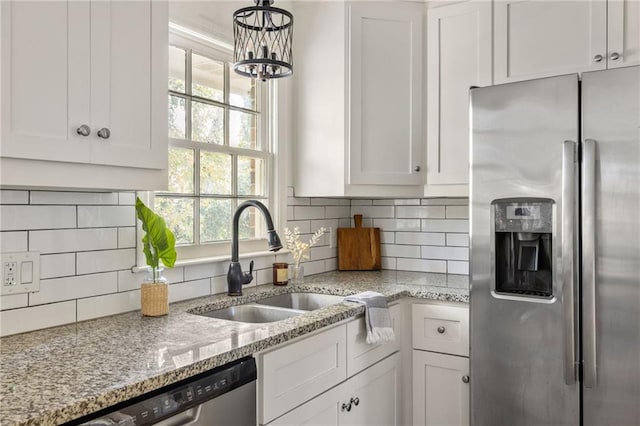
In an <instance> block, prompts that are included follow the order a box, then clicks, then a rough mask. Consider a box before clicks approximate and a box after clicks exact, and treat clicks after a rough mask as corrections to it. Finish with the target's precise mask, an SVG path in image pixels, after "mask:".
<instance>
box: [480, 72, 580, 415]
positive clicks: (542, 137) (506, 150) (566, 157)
mask: <svg viewBox="0 0 640 426" xmlns="http://www.w3.org/2000/svg"><path fill="white" fill-rule="evenodd" d="M578 123H579V112H578V77H577V75H567V76H560V77H552V78H545V79H539V80H532V81H526V82H520V83H512V84H505V85H499V86H493V87H487V88H478V89H473V90H472V91H471V132H472V136H471V200H470V203H471V313H470V315H471V322H470V325H471V359H470V361H471V381H470V384H471V422H472V424H473V425H478V426H480V425H492V426H495V425H509V426H511V425H516V424H517V425H519V426H526V425H536V426H538V425H543V424H554V425H560V424H564V425H577V424H579V407H580V399H579V398H580V395H579V384H578V382H577V381H576V373H575V371H576V369H575V362H576V358H575V353H576V348H577V339H576V329H577V328H576V327H577V325H576V322H575V317H574V313H575V311H574V308H575V304H574V303H572V298H573V297H574V296H575V294H576V293H575V291H576V290H575V282H576V279H575V278H576V277H575V275H576V273H575V272H574V270H573V269H572V268H573V267H574V265H575V263H574V260H575V259H576V258H575V256H577V254H575V255H574V254H573V253H575V246H576V245H575V239H576V238H577V237H575V236H574V235H572V233H573V231H576V234H577V231H578V229H577V220H576V217H577V205H576V203H577V199H578V198H577V196H576V194H578V192H579V191H578V185H577V177H578V176H577V170H578V163H577V161H578V160H577V158H578V157H577V144H578V137H579V135H578V129H579V124H578ZM563 166H566V168H565V171H564V173H563ZM565 197H567V199H565ZM496 200H498V201H496ZM536 206H539V207H536ZM546 206H550V207H546ZM547 208H550V209H551V215H550V217H551V219H550V223H551V238H550V240H549V239H548V238H549V236H548V235H546V237H545V238H547V240H545V241H546V242H544V243H543V242H538V243H537V246H536V247H540V250H542V249H541V247H542V246H543V245H547V249H546V250H545V252H546V253H551V258H550V261H549V263H550V265H548V264H545V265H542V264H538V265H537V266H536V264H534V266H531V262H533V260H532V261H531V262H521V261H520V262H519V261H518V260H517V258H516V257H517V255H518V252H521V253H524V252H523V250H522V247H523V245H522V244H521V245H520V246H519V247H518V243H517V242H516V241H517V240H518V239H520V240H521V241H523V242H525V241H527V240H529V239H530V238H535V235H532V234H531V233H518V232H515V231H514V228H510V227H511V226H512V225H513V224H515V223H516V222H517V221H518V220H520V219H517V218H518V217H519V215H523V214H525V213H526V215H529V214H531V215H533V216H534V218H535V217H536V215H538V212H539V213H540V215H539V217H540V218H543V217H545V218H546V217H548V216H547V213H545V211H546V209H547ZM510 215H511V216H510ZM567 215H569V216H567ZM563 216H564V217H563ZM496 217H498V218H497V219H496ZM521 219H522V222H526V218H524V217H522V218H521ZM525 225H526V224H525ZM525 225H523V226H525ZM565 225H566V226H565ZM499 230H502V231H505V232H506V234H505V232H502V233H499V232H498V231H499ZM511 231H513V232H511ZM538 231H539V232H543V233H548V228H545V230H542V228H540V229H538ZM538 231H536V232H538ZM563 238H564V240H563ZM536 241H540V240H536ZM549 241H550V243H549ZM509 244H513V247H515V250H512V254H510V252H509V251H508V250H506V251H503V252H502V253H499V255H496V246H499V245H503V246H505V247H506V246H508V245H509ZM505 257H511V258H515V259H516V260H515V261H504V262H503V264H507V265H508V266H509V268H510V269H509V271H508V272H507V273H505V274H502V276H503V277H507V278H504V279H509V280H510V279H511V277H512V276H513V277H515V276H518V275H521V276H526V274H531V273H533V271H535V269H536V268H537V269H538V270H539V269H542V268H549V267H550V268H551V270H552V278H551V279H552V286H551V294H548V293H546V292H542V293H540V294H536V293H535V292H529V293H526V292H524V293H523V294H517V292H515V291H511V290H508V291H501V290H500V286H496V263H498V264H500V265H501V263H500V262H502V261H501V260H500V259H502V258H505ZM496 259H497V260H496ZM523 263H526V264H527V265H528V266H527V267H524V266H523ZM500 265H499V266H500ZM500 279H503V278H500ZM545 279H546V278H545ZM534 284H535V283H534ZM525 287H526V286H525ZM533 287H535V286H533ZM504 288H511V287H509V286H505V287H504ZM516 291H517V289H516ZM567 383H569V384H567Z"/></svg>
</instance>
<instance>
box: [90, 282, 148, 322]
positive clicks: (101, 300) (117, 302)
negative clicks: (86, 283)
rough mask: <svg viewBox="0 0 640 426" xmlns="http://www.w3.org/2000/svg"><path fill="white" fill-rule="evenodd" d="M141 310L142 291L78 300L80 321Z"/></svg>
mask: <svg viewBox="0 0 640 426" xmlns="http://www.w3.org/2000/svg"><path fill="white" fill-rule="evenodd" d="M138 309H140V290H134V291H126V292H124V293H113V294H105V295H103V296H96V297H87V298H84V299H78V321H86V320H90V319H94V318H100V317H104V316H107V315H115V314H122V313H124V312H130V311H136V310H138Z"/></svg>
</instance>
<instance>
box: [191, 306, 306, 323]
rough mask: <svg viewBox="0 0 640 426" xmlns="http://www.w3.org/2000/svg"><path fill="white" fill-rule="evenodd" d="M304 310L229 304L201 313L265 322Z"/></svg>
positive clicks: (291, 315)
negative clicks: (222, 307) (226, 306)
mask: <svg viewBox="0 0 640 426" xmlns="http://www.w3.org/2000/svg"><path fill="white" fill-rule="evenodd" d="M303 313H304V311H300V310H294V309H283V308H276V307H273V306H266V305H254V304H251V305H239V306H229V307H228V308H224V309H217V310H215V311H209V312H204V313H202V314H200V315H203V316H205V317H210V318H218V319H223V320H228V321H237V322H248V323H263V322H275V321H281V320H284V319H287V318H291V317H295V316H296V315H301V314H303Z"/></svg>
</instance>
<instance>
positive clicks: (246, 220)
mask: <svg viewBox="0 0 640 426" xmlns="http://www.w3.org/2000/svg"><path fill="white" fill-rule="evenodd" d="M242 201H244V200H238V203H241V202H242ZM262 202H263V203H265V204H267V202H266V200H262ZM238 235H239V236H240V238H244V239H246V238H262V237H265V236H266V224H265V221H264V218H263V217H262V214H261V213H260V212H258V210H256V209H253V208H248V209H245V211H243V212H242V214H241V215H240V223H239V227H238Z"/></svg>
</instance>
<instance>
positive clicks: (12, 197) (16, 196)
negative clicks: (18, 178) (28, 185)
mask: <svg viewBox="0 0 640 426" xmlns="http://www.w3.org/2000/svg"><path fill="white" fill-rule="evenodd" d="M28 203H29V191H14V190H11V189H2V190H0V204H28Z"/></svg>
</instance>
